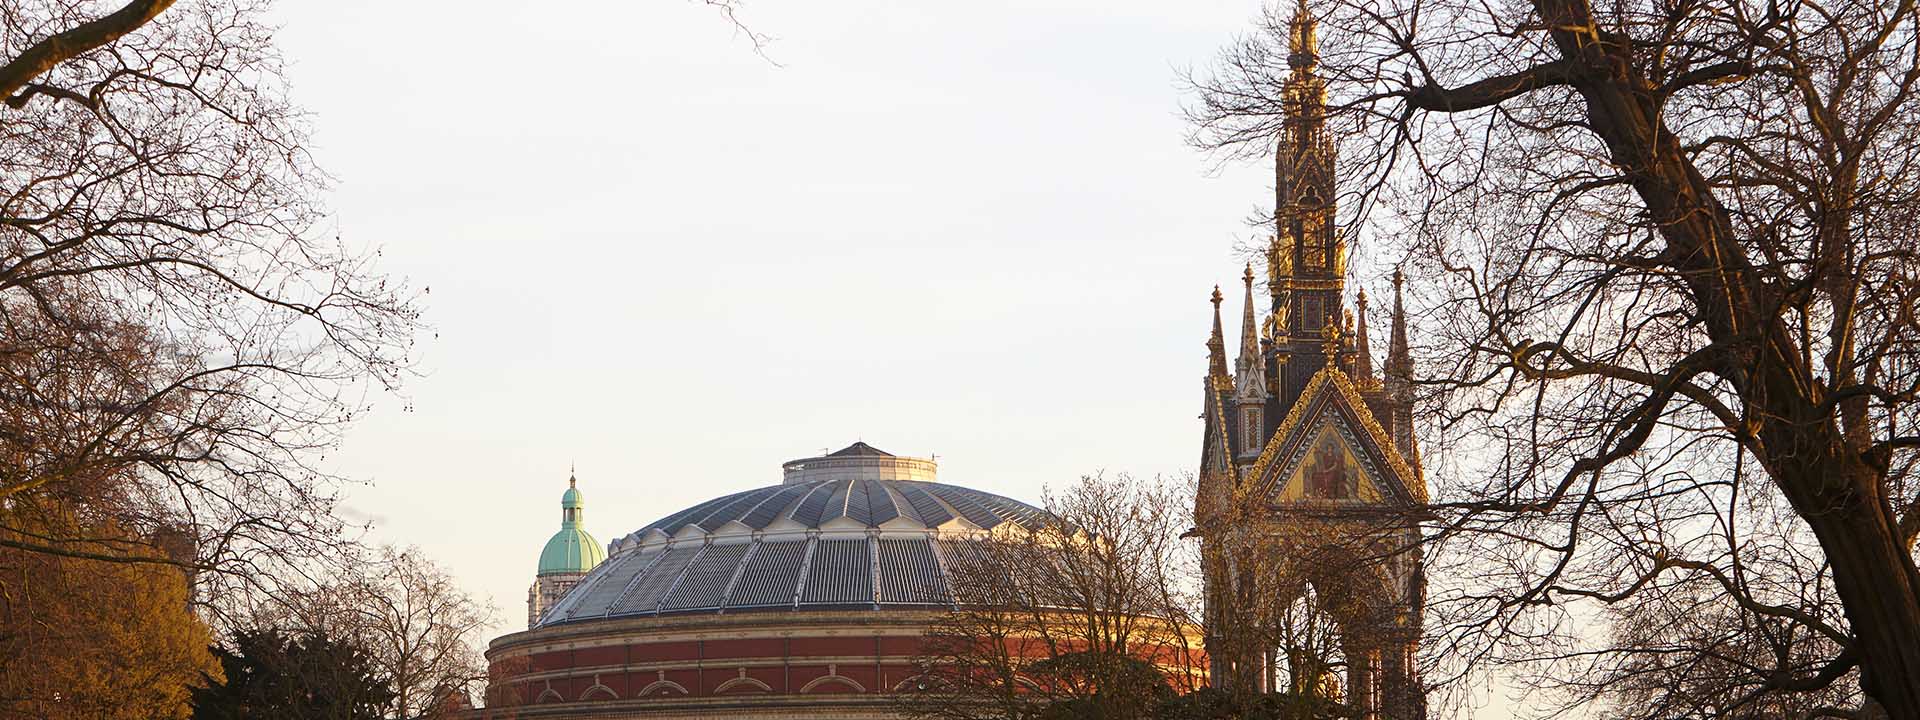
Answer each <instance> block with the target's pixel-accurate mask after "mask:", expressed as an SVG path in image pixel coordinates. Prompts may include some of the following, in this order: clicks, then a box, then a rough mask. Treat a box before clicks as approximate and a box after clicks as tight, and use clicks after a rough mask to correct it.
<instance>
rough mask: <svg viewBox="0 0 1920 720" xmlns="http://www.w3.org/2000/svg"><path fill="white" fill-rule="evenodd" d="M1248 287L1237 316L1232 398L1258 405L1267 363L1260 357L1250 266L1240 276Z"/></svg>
mask: <svg viewBox="0 0 1920 720" xmlns="http://www.w3.org/2000/svg"><path fill="white" fill-rule="evenodd" d="M1241 279H1242V280H1244V281H1245V282H1246V285H1247V304H1246V310H1245V311H1243V312H1242V313H1241V316H1240V359H1239V360H1237V361H1235V362H1234V366H1233V383H1234V392H1235V395H1236V396H1238V397H1239V399H1240V402H1242V403H1260V402H1265V401H1266V399H1267V361H1266V358H1264V357H1261V354H1260V319H1259V315H1257V314H1256V313H1255V312H1254V308H1253V264H1252V263H1248V264H1247V272H1246V274H1245V275H1242V276H1241Z"/></svg>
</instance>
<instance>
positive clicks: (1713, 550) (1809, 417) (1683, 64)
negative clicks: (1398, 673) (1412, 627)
mask: <svg viewBox="0 0 1920 720" xmlns="http://www.w3.org/2000/svg"><path fill="white" fill-rule="evenodd" d="M1305 11H1308V10H1305V9H1303V8H1292V9H1284V8H1283V9H1277V10H1276V11H1275V12H1274V13H1273V16H1272V17H1270V18H1269V20H1268V22H1266V23H1265V27H1264V28H1263V32H1261V33H1259V34H1257V35H1255V36H1251V37H1249V38H1247V39H1245V40H1244V41H1242V42H1241V43H1239V44H1237V45H1235V46H1233V47H1231V48H1229V49H1228V50H1227V51H1226V53H1225V54H1224V55H1223V58H1222V62H1221V64H1220V65H1219V67H1218V69H1217V71H1215V72H1213V73H1210V74H1207V75H1204V76H1200V77H1196V78H1195V79H1194V85H1195V87H1196V90H1197V91H1198V97H1199V100H1198V101H1197V102H1196V103H1195V105H1194V106H1193V107H1192V108H1190V111H1191V114H1192V116H1193V120H1194V121H1195V123H1196V133H1195V140H1196V141H1197V142H1198V143H1199V144H1201V145H1203V146H1206V147H1209V148H1215V149H1218V150H1222V151H1225V152H1227V153H1229V154H1232V153H1241V152H1244V153H1247V154H1250V155H1251V154H1259V153H1260V151H1261V150H1263V149H1264V148H1265V147H1267V146H1268V144H1269V141H1268V138H1270V137H1272V135H1273V133H1274V131H1275V130H1276V127H1275V124H1276V122H1277V120H1278V119H1279V117H1280V108H1281V105H1282V98H1280V97H1279V88H1280V86H1281V83H1280V82H1279V81H1278V80H1279V78H1280V77H1281V76H1282V75H1283V74H1284V71H1285V70H1286V63H1287V61H1288V60H1289V58H1290V56H1292V55H1294V54H1295V53H1297V47H1298V44H1299V43H1300V42H1302V38H1299V37H1289V36H1288V35H1287V34H1286V33H1285V32H1283V30H1284V28H1285V25H1284V22H1282V20H1283V19H1284V18H1283V17H1281V16H1289V15H1291V14H1292V13H1293V12H1305ZM1310 11H1311V12H1314V13H1318V14H1319V16H1320V18H1321V21H1322V23H1323V25H1324V26H1325V30H1324V32H1323V34H1324V36H1325V37H1326V39H1327V42H1326V44H1325V45H1324V46H1323V47H1322V48H1321V52H1320V56H1319V59H1320V60H1321V61H1322V74H1323V75H1324V76H1326V77H1327V78H1328V87H1329V90H1330V92H1332V93H1334V94H1335V95H1336V96H1337V97H1336V99H1337V101H1338V102H1337V103H1336V104H1337V107H1336V109H1335V112H1334V115H1335V118H1334V122H1335V123H1336V124H1338V125H1339V126H1340V127H1341V128H1342V129H1343V130H1344V131H1345V132H1344V136H1345V138H1346V143H1345V144H1344V146H1343V148H1342V152H1341V158H1342V159H1343V163H1344V164H1343V166H1342V168H1341V174H1342V177H1343V180H1344V184H1343V188H1344V190H1345V192H1346V193H1347V194H1349V195H1350V196H1351V197H1349V198H1346V199H1343V200H1342V202H1340V203H1339V205H1340V207H1341V208H1342V209H1343V211H1344V212H1345V213H1346V216H1345V217H1343V218H1342V222H1343V223H1345V224H1347V225H1348V226H1349V227H1354V228H1360V227H1374V228H1378V229H1380V230H1381V231H1382V232H1378V233H1376V235H1375V237H1376V238H1381V239H1382V240H1378V241H1377V242H1382V244H1383V246H1384V247H1379V248H1376V252H1378V253H1380V255H1381V256H1389V255H1390V254H1391V253H1394V252H1401V251H1404V252H1407V253H1408V262H1409V263H1411V266H1412V269H1414V270H1415V272H1413V276H1414V277H1415V278H1416V279H1418V281H1419V282H1418V283H1417V284H1416V287H1417V289H1418V291H1419V292H1418V293H1417V294H1418V295H1420V296H1423V297H1424V298H1425V305H1426V308H1425V311H1424V314H1425V319H1424V322H1421V323H1419V324H1418V325H1419V327H1420V328H1421V329H1422V330H1423V332H1424V333H1425V337H1424V338H1423V340H1424V342H1425V343H1426V345H1427V350H1428V353H1427V354H1428V355H1429V361H1428V362H1426V363H1424V365H1423V366H1424V367H1426V368H1428V369H1429V371H1430V372H1431V376H1430V377H1426V378H1422V381H1423V385H1424V387H1425V388H1426V389H1427V392H1426V397H1425V398H1424V401H1425V402H1426V407H1427V408H1428V409H1429V410H1430V411H1431V413H1430V418H1429V419H1430V420H1432V421H1433V422H1432V424H1431V425H1430V428H1431V436H1430V437H1429V438H1428V439H1427V441H1426V444H1425V448H1426V449H1427V453H1426V459H1427V460H1428V467H1429V470H1430V471H1432V472H1433V477H1435V479H1436V483H1435V484H1436V486H1437V487H1438V489H1439V490H1440V491H1441V492H1440V493H1439V496H1438V497H1437V500H1439V502H1437V503H1436V507H1435V509H1436V511H1438V512H1440V513H1441V515H1442V519H1443V522H1442V528H1441V530H1440V532H1439V533H1438V535H1437V536H1436V537H1435V538H1434V539H1436V540H1438V541H1440V543H1441V545H1440V548H1441V549H1440V550H1439V551H1437V552H1436V561H1435V563H1436V564H1435V565H1430V567H1429V571H1430V572H1431V574H1432V577H1433V578H1434V581H1435V583H1436V592H1435V593H1434V608H1435V609H1434V611H1433V613H1432V614H1431V615H1430V617H1432V618H1435V619H1437V620H1440V621H1441V622H1440V627H1439V628H1438V629H1437V633H1438V634H1440V635H1442V636H1443V641H1442V642H1440V643H1438V644H1437V647H1439V648H1440V649H1441V650H1442V652H1443V654H1447V655H1449V656H1450V657H1451V658H1452V660H1454V661H1457V662H1459V663H1461V664H1460V665H1456V666H1455V667H1456V668H1465V667H1468V666H1475V667H1488V666H1499V665H1501V664H1503V663H1507V662H1523V663H1527V664H1529V666H1530V667H1531V668H1533V669H1535V670H1543V671H1545V672H1549V673H1555V674H1556V676H1555V677H1553V678H1549V680H1550V682H1549V683H1548V684H1554V683H1556V682H1560V681H1566V680H1573V681H1580V680H1582V679H1583V678H1588V679H1591V678H1592V677H1601V678H1604V677H1607V676H1609V675H1610V674H1612V675H1615V676H1618V674H1619V673H1622V672H1625V673H1628V674H1629V676H1630V675H1631V673H1632V669H1633V668H1635V667H1656V668H1658V667H1668V666H1666V665H1664V664H1663V663H1664V662H1666V661H1665V660H1663V659H1662V656H1663V655H1665V656H1666V657H1669V658H1671V657H1681V656H1691V657H1695V658H1701V659H1706V658H1709V657H1712V656H1713V652H1714V647H1713V643H1714V642H1715V640H1716V639H1717V638H1725V637H1727V636H1728V633H1729V631H1731V634H1732V635H1736V636H1738V638H1739V639H1740V641H1741V644H1742V648H1741V649H1740V650H1738V651H1735V652H1728V653H1726V654H1725V656H1724V657H1717V658H1714V662H1716V663H1720V667H1723V668H1732V667H1738V668H1739V669H1740V672H1739V673H1738V675H1739V677H1738V678H1737V679H1734V680H1732V681H1731V682H1729V683H1723V684H1722V685H1721V687H1724V688H1737V692H1730V693H1726V694H1723V695H1716V697H1715V699H1713V700H1711V701H1710V703H1711V704H1710V705H1709V704H1707V703H1694V701H1692V700H1689V699H1688V698H1687V697H1685V695H1684V692H1683V693H1682V694H1681V695H1675V696H1673V697H1670V698H1667V700H1670V701H1672V702H1674V703H1676V704H1675V705H1673V707H1675V708H1688V707H1691V708H1693V709H1691V710H1682V711H1684V712H1692V713H1696V714H1706V713H1708V712H1709V710H1708V708H1709V707H1711V711H1710V712H1711V713H1713V714H1738V713H1741V712H1747V711H1749V710H1751V709H1753V708H1756V707H1761V706H1765V705H1767V704H1770V703H1781V702H1787V701H1784V700H1782V699H1781V698H1782V696H1786V695H1801V696H1808V697H1811V698H1813V701H1812V702H1811V704H1809V705H1808V707H1814V706H1818V705H1819V702H1818V700H1819V699H1820V698H1822V697H1827V696H1826V695H1823V694H1824V693H1837V694H1838V696H1839V697H1841V698H1845V697H1846V696H1847V692H1846V691H1845V688H1844V686H1842V687H1839V688H1836V687H1835V685H1836V683H1848V682H1852V679H1853V678H1857V679H1858V682H1859V684H1860V687H1861V689H1862V690H1864V692H1865V694H1866V696H1868V697H1869V698H1870V699H1871V701H1873V703H1877V705H1878V707H1879V708H1881V709H1884V711H1885V712H1887V713H1888V714H1889V715H1891V716H1893V717H1899V718H1920V570H1916V566H1915V557H1914V540H1915V536H1916V531H1920V486H1916V483H1915V482H1914V480H1913V478H1912V475H1911V472H1910V469H1911V468H1912V466H1913V462H1914V452H1913V450H1914V448H1915V447H1916V446H1920V441H1917V440H1916V439H1915V438H1916V436H1917V434H1916V419H1917V418H1916V417H1915V405H1914V400H1915V399H1916V391H1920V373H1917V372H1916V367H1915V364H1914V362H1913V349H1914V346H1915V342H1916V340H1920V326H1917V325H1916V322H1915V314H1914V297H1915V295H1916V292H1917V290H1916V286H1915V281H1914V275H1915V272H1914V271H1915V269H1916V264H1915V260H1914V258H1915V251H1916V249H1920V235H1917V234H1916V232H1915V228H1916V227H1920V226H1917V225H1916V222H1915V220H1916V211H1917V210H1920V185H1917V184H1916V183H1915V182H1914V177H1915V174H1914V171H1915V168H1916V164H1917V163H1916V161H1920V112H1916V110H1920V107H1916V105H1917V103H1916V83H1920V39H1917V35H1920V33H1917V32H1916V30H1917V22H1916V16H1915V5H1914V3H1913V2H1911V1H1910V0H1893V1H1892V2H1883V3H1873V2H1867V3H1861V2H1824V1H1820V0H1787V1H1784V2H1766V3H1749V2H1742V1H1740V0H1620V1H1618V2H1613V3H1608V4H1605V5H1594V4H1591V3H1589V2H1586V1H1585V0H1530V1H1529V2H1525V3H1494V4H1484V3H1464V2H1458V1H1457V0H1325V1H1324V2H1322V1H1320V0H1315V2H1314V3H1313V6H1312V8H1311V10H1310ZM1305 41H1306V42H1312V41H1313V39H1312V38H1311V37H1309V38H1305ZM1387 238H1401V239H1404V242H1402V241H1401V240H1387ZM1395 243H1397V244H1395ZM1695 603H1697V604H1698V606H1699V607H1701V608H1704V609H1707V610H1708V612H1707V613H1706V614H1705V615H1704V616H1703V615H1700V614H1695V613H1687V612H1684V611H1685V610H1686V609H1687V608H1688V606H1689V604H1695ZM1609 607H1611V608H1616V609H1621V610H1619V611H1618V612H1616V615H1618V613H1619V612H1624V613H1625V616H1626V617H1627V618H1628V619H1629V620H1628V621H1627V622H1625V623H1624V625H1620V624H1618V623H1617V624H1616V629H1615V630H1614V631H1612V632H1601V633H1594V632H1582V631H1580V630H1577V629H1576V627H1577V623H1580V622H1581V621H1584V620H1597V619H1605V617H1606V615H1607V613H1608V612H1615V611H1609V610H1606V608H1609ZM1681 619H1686V620H1694V619H1698V620H1700V621H1701V622H1703V623H1705V624H1704V625H1703V626H1702V627H1699V628H1694V629H1692V630H1691V631H1690V633H1691V634H1692V635H1693V636H1694V639H1693V640H1692V641H1688V642H1686V650H1685V651H1684V652H1683V653H1681V654H1679V655H1674V654H1671V653H1668V652H1667V651H1665V650H1663V649H1662V647H1661V646H1660V644H1659V643H1658V642H1652V641H1655V640H1672V641H1682V640H1684V639H1685V638H1686V637H1687V636H1688V635H1689V634H1690V633H1685V632H1683V633H1677V634H1672V635H1662V636H1659V637H1656V636H1652V635H1648V634H1647V633H1646V632H1645V630H1646V629H1647V628H1658V627H1662V623H1670V622H1672V621H1675V620H1681ZM1581 657H1589V658H1591V657H1602V658H1604V659H1605V661H1604V662H1601V663H1599V664H1598V665H1597V666H1589V669H1593V668H1597V672H1598V673H1599V675H1597V676H1585V675H1579V674H1578V672H1584V671H1577V670H1576V669H1574V668H1573V666H1572V664H1571V663H1569V662H1567V661H1570V660H1574V659H1577V658H1581ZM1736 658H1737V659H1736ZM1646 663H1651V665H1646ZM1696 667H1697V666H1696ZM1567 673H1574V674H1571V675H1569V674H1567ZM1622 682H1624V680H1623V681H1622ZM1650 687H1651V686H1644V687H1642V688H1641V689H1640V690H1636V691H1633V692H1643V691H1646V690H1647V689H1648V688H1650ZM1696 689H1698V687H1697V686H1696ZM1639 697H1641V698H1642V699H1644V698H1645V697H1646V696H1645V695H1641V696H1639ZM1797 702H1798V701H1792V702H1787V704H1789V705H1793V704H1795V703H1797ZM1689 703H1693V704H1691V705H1689ZM1870 704H1872V703H1870ZM1818 711H1819V712H1845V710H1844V709H1831V708H1830V709H1820V710H1818Z"/></svg>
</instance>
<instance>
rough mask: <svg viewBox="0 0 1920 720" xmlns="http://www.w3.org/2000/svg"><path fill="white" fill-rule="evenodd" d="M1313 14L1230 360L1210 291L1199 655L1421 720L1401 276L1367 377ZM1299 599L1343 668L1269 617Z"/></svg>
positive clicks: (1419, 477)
mask: <svg viewBox="0 0 1920 720" xmlns="http://www.w3.org/2000/svg"><path fill="white" fill-rule="evenodd" d="M1316 24H1317V23H1316V20H1315V18H1314V16H1313V13H1312V12H1311V11H1310V10H1309V9H1308V8H1307V6H1306V1H1305V0H1300V3H1299V5H1298V6H1297V7H1296V9H1295V13H1294V16H1293V18H1292V20H1291V22H1290V23H1289V35H1290V38H1289V40H1290V48H1289V50H1290V52H1289V54H1288V58H1287V59H1288V64H1289V66H1290V68H1291V73H1290V75H1289V77H1288V80H1287V82H1286V85H1285V88H1284V91H1283V92H1284V109H1285V118H1284V119H1283V123H1282V129H1281V132H1280V137H1279V140H1278V142H1277V147H1276V151H1275V162H1274V166H1275V209H1274V235H1273V238H1272V239H1271V241H1270V243H1269V245H1268V248H1267V251H1266V263H1267V293H1268V297H1267V299H1268V303H1267V316H1266V318H1265V320H1264V321H1262V320H1261V319H1260V318H1259V313H1258V306H1257V304H1256V302H1255V292H1254V287H1255V280H1256V278H1255V275H1254V272H1253V269H1252V268H1251V267H1249V268H1247V270H1246V272H1245V274H1244V275H1243V277H1242V280H1243V282H1244V284H1245V288H1244V290H1245V296H1244V303H1245V305H1244V307H1243V310H1242V313H1241V319H1240V333H1239V334H1240V342H1239V348H1238V358H1237V360H1236V361H1235V362H1234V363H1233V364H1232V369H1231V371H1229V368H1228V361H1227V348H1226V341H1225V337H1224V333H1223V332H1222V326H1221V317H1220V315H1221V307H1220V306H1221V303H1222V301H1223V300H1224V298H1223V296H1222V294H1221V293H1220V290H1219V288H1215V289H1214V292H1213V298H1212V300H1213V330H1212V333H1211V335H1210V336H1209V338H1208V341H1207V351H1208V361H1207V375H1206V378H1205V382H1204V389H1205V410H1204V412H1203V417H1204V419H1205V435H1204V437H1203V439H1202V442H1201V447H1202V455H1201V472H1200V488H1199V493H1198V497H1197V498H1196V500H1195V502H1196V508H1195V510H1196V517H1197V520H1198V522H1197V527H1196V531H1195V534H1196V535H1198V536H1199V537H1200V538H1201V548H1202V556H1203V558H1204V562H1205V570H1206V593H1207V624H1208V627H1207V653H1208V656H1209V657H1210V658H1211V662H1212V682H1213V683H1214V685H1216V686H1218V687H1220V688H1222V689H1226V690H1230V691H1244V692H1256V693H1257V692H1279V691H1290V690H1291V691H1296V692H1304V691H1306V689H1310V688H1311V689H1315V690H1314V692H1319V690H1318V689H1319V688H1326V687H1335V688H1338V689H1339V693H1338V695H1339V697H1340V701H1341V702H1343V703H1345V704H1346V705H1347V706H1348V707H1349V708H1350V709H1351V710H1352V711H1353V712H1354V713H1355V716H1356V717H1361V718H1369V719H1373V720H1424V718H1425V717H1426V701H1425V696H1424V694H1423V692H1422V690H1421V684H1420V677H1419V671H1418V668H1417V666H1416V664H1415V661H1414V658H1415V651H1416V649H1417V647H1418V643H1419V638H1420V629H1421V622H1422V612H1421V607H1422V605H1423V604H1424V601H1425V586H1426V580H1425V574H1424V570H1423V568H1422V563H1421V558H1420V549H1419V547H1418V540H1419V530H1418V527H1417V523H1418V522H1419V520H1420V518H1421V517H1422V516H1423V513H1422V508H1423V507H1424V506H1425V504H1426V502H1427V493H1426V483H1425V479H1424V476H1423V474H1422V471H1421V467H1420V456H1419V448H1418V447H1417V446H1416V444H1415V441H1414V433H1413V431H1412V428H1411V427H1410V425H1411V422H1412V405H1413V397H1412V392H1411V379H1412V373H1413V368H1412V362H1411V360H1410V354H1409V352H1408V349H1407V330H1406V316H1405V310H1404V306H1403V304H1402V301H1401V295H1400V286H1401V278H1400V275H1399V273H1398V272H1397V271H1396V272H1395V273H1394V276H1393V280H1392V281H1393V292H1394V298H1393V311H1392V331H1391V339H1390V343H1389V348H1388V351H1387V362H1386V363H1385V368H1384V369H1385V377H1384V378H1381V377H1375V375H1374V369H1373V367H1374V366H1373V359H1372V357H1371V350H1370V343H1369V342H1368V337H1367V317H1366V313H1367V298H1366V293H1365V291H1364V290H1362V291H1359V292H1358V293H1356V296H1355V301H1356V302H1355V305H1356V307H1357V310H1358V311H1359V316H1358V318H1357V322H1356V318H1355V316H1354V315H1353V314H1352V313H1351V312H1350V311H1348V310H1347V309H1346V297H1347V292H1348V288H1347V266H1346V265H1347V263H1346V260H1347V244H1346V238H1345V237H1344V235H1343V234H1342V233H1341V232H1340V231H1339V229H1338V228H1336V227H1335V217H1336V212H1337V203H1336V200H1337V197H1338V193H1337V188H1336V186H1335V182H1334V168H1335V164H1334V163H1335V159H1336V157H1335V149H1334V144H1333V142H1332V141H1331V140H1330V138H1329V137H1328V135H1327V128H1326V114H1327V113H1326V102H1325V99H1326V86H1325V83H1324V82H1323V81H1322V80H1321V79H1320V77H1319V76H1318V75H1317V73H1316V66H1317V64H1318V60H1319V58H1318V39H1317V37H1316V35H1317V28H1316ZM1309 590H1311V593H1309V592H1308V591H1309ZM1306 597H1312V598H1313V600H1312V603H1313V604H1314V605H1315V606H1316V608H1315V609H1316V610H1318V611H1319V612H1321V613H1324V614H1325V616H1327V617H1330V618H1331V619H1332V622H1333V623H1335V624H1336V625H1337V626H1338V630H1339V633H1338V634H1339V653H1340V655H1341V656H1343V658H1344V664H1345V668H1344V670H1345V671H1344V673H1339V677H1328V676H1326V675H1323V674H1321V671H1319V670H1316V671H1314V672H1313V673H1311V677H1302V676H1301V673H1302V672H1303V670H1302V668H1303V667H1309V666H1311V667H1321V666H1322V665H1321V664H1315V663H1307V662H1305V661H1304V659H1303V658H1302V657H1300V656H1298V655H1297V654H1296V653H1297V652H1298V650H1297V649H1296V648H1292V647H1286V646H1285V642H1284V641H1283V640H1284V638H1285V637H1286V635H1285V633H1284V632H1282V631H1281V629H1280V627H1281V626H1282V625H1284V624H1286V623H1288V622H1292V621H1291V620H1289V619H1288V617H1290V616H1288V615H1286V614H1285V611H1284V609H1285V608H1287V607H1289V606H1290V604H1292V603H1295V602H1298V601H1300V600H1301V598H1306ZM1282 666H1284V670H1283V669H1282ZM1286 673H1291V675H1290V676H1289V675H1287V674H1286Z"/></svg>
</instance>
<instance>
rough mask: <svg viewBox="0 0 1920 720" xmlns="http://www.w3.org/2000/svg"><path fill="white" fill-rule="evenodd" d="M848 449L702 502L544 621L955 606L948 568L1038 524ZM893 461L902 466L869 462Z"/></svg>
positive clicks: (1002, 501)
mask: <svg viewBox="0 0 1920 720" xmlns="http://www.w3.org/2000/svg"><path fill="white" fill-rule="evenodd" d="M848 450H852V451H853V452H848V451H847V450H843V451H841V452H840V453H834V454H831V455H825V456H821V457H817V458H807V459H805V460H796V461H792V462H789V463H786V464H785V466H784V468H785V471H786V475H787V482H785V483H782V484H780V485H772V486H768V487H761V488H755V489H752V490H746V491H743V492H737V493H733V494H731V495H725V496H722V497H717V498H714V499H712V500H708V501H706V502H703V503H699V504H697V505H694V506H692V507H689V508H686V509H684V510H681V511H679V512H676V513H672V514H669V515H667V516H666V517H664V518H661V519H659V520H656V521H654V522H652V523H649V524H647V525H646V526H644V527H642V528H640V529H639V530H636V531H634V532H632V533H630V534H628V535H626V536H624V537H621V538H620V539H618V540H615V541H614V543H613V547H612V550H613V556H612V558H610V559H609V560H608V561H607V562H606V563H605V564H603V565H601V566H600V567H599V568H598V569H597V570H595V571H594V572H593V573H592V574H590V575H588V576H587V577H586V578H585V579H583V580H581V582H580V584H579V585H577V586H575V587H574V589H573V591H572V592H570V593H568V595H567V596H566V597H565V598H564V599H562V600H561V601H560V602H559V603H557V604H555V605H554V607H553V608H552V610H550V611H549V612H548V613H547V614H546V616H545V617H543V618H542V619H541V622H540V625H551V624H556V623H562V622H575V621H581V620H590V619H597V618H606V617H623V616H636V615H661V614H673V613H693V612H738V611H741V610H781V609H795V610H799V609H878V608H882V607H885V606H928V605H949V606H950V605H952V604H953V602H954V596H955V594H956V588H955V587H954V583H953V581H952V578H953V571H954V569H955V568H956V567H964V566H966V565H968V564H969V563H975V562H979V561H980V559H981V557H982V555H981V549H980V547H979V541H980V539H982V538H983V536H985V535H986V533H988V532H989V531H992V530H993V529H994V528H998V527H1002V526H1008V527H1013V526H1019V527H1024V528H1028V529H1032V528H1037V527H1039V526H1040V525H1041V524H1042V523H1043V522H1044V521H1045V518H1046V512H1045V511H1043V510H1041V509H1039V508H1036V507H1033V506H1031V505H1028V504H1026V503H1022V502H1020V501H1018V500H1012V499H1009V498H1005V497H1001V496H999V495H995V494H993V493H988V492H981V491H979V490H972V489H968V488H963V487H957V486H954V485H943V484H940V483H936V482H930V480H931V479H932V478H933V461H932V460H927V459H922V458H901V457H897V456H894V455H891V454H889V453H886V452H883V451H880V450H876V449H874V448H872V447H871V446H868V445H865V444H864V443H862V444H859V445H856V446H855V447H854V448H849V449H848ZM889 458H891V459H896V460H898V461H899V462H884V463H875V462H874V461H875V460H886V459H889ZM907 477H912V478H922V477H924V478H926V479H925V480H921V479H904V478H907ZM959 590H960V591H961V593H960V594H962V595H963V596H964V594H965V593H964V588H960V589H959Z"/></svg>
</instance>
